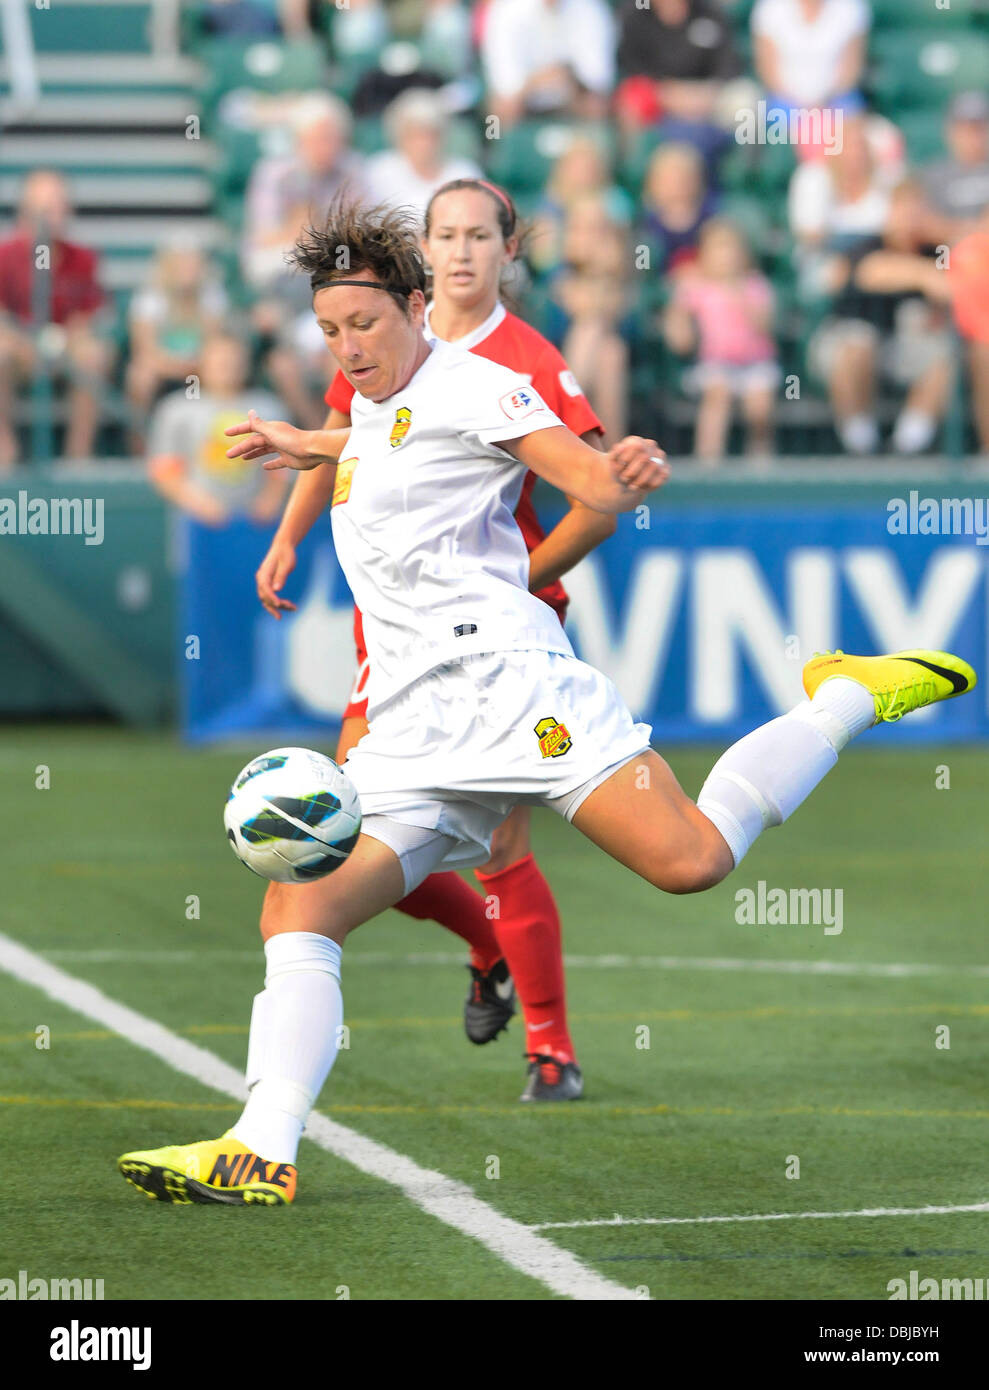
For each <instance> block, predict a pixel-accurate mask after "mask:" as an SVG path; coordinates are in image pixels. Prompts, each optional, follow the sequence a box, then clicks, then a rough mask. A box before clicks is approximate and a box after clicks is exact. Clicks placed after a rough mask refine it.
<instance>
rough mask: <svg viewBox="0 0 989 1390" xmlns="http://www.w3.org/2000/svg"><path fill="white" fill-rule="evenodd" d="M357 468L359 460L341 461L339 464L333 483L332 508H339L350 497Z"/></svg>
mask: <svg viewBox="0 0 989 1390" xmlns="http://www.w3.org/2000/svg"><path fill="white" fill-rule="evenodd" d="M356 467H357V460H356V459H355V458H353V459H341V460H340V462H339V463H338V464H337V475H336V478H335V479H334V481H333V500H332V501H331V503H330V506H331V507H339V506H340V504H341V502H346V500H347V498H348V497H349V496H350V484H351V483H352V482H353V480H354V469H355V468H356Z"/></svg>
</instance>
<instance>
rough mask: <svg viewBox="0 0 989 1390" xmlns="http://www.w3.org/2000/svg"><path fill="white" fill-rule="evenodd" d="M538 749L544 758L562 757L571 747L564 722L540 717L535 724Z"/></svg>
mask: <svg viewBox="0 0 989 1390" xmlns="http://www.w3.org/2000/svg"><path fill="white" fill-rule="evenodd" d="M536 733H537V734H538V736H539V751H540V753H542V755H543V757H544V758H562V757H563V755H564V753H569V752H570V749H571V748H572V747H573V743H572V741H571V738H570V733H569V731H568V729H567V726H566V724H560V723H559V722H558V721H557V720H555V719H540V721H539V723H538V724H537V725H536Z"/></svg>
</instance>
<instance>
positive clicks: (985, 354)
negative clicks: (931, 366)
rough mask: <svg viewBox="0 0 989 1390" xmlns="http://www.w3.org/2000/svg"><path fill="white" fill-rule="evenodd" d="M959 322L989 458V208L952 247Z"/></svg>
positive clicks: (978, 425)
mask: <svg viewBox="0 0 989 1390" xmlns="http://www.w3.org/2000/svg"><path fill="white" fill-rule="evenodd" d="M949 264H950V274H949V277H948V281H949V284H950V286H951V290H952V297H953V307H954V318H955V324H956V326H957V328H958V332H959V333H960V334H961V336H962V338H963V339H964V341H965V344H966V348H967V355H968V368H969V374H970V379H971V392H972V414H973V416H974V420H975V429H976V435H977V437H978V441H979V448H980V449H981V450H982V452H983V454H985V455H986V456H987V457H989V209H987V210H986V211H984V212H983V214H982V216H981V217H980V218H979V220H978V222H977V223H976V226H975V230H974V231H971V232H969V233H968V235H967V236H965V237H963V238H962V240H961V241H960V242H959V243H958V244H957V246H953V247H952V248H951V257H950V262H949Z"/></svg>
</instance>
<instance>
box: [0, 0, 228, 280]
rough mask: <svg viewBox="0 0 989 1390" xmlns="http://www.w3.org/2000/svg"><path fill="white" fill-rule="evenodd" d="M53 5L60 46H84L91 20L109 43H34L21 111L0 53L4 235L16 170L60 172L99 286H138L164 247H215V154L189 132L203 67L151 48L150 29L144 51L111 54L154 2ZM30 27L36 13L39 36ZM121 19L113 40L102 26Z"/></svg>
mask: <svg viewBox="0 0 989 1390" xmlns="http://www.w3.org/2000/svg"><path fill="white" fill-rule="evenodd" d="M53 4H57V5H59V6H62V5H65V7H66V12H67V16H68V17H67V18H66V16H62V18H61V20H60V23H62V21H63V20H64V21H65V23H63V27H62V29H61V30H59V31H58V32H59V33H61V34H62V35H63V40H62V41H63V42H64V45H65V48H66V49H68V50H70V45H74V46H75V47H76V48H77V49H82V48H83V47H84V45H83V44H82V43H81V41H80V42H79V43H78V44H77V40H79V39H80V33H81V31H82V29H83V28H84V27H85V25H88V24H90V23H92V24H93V25H94V26H95V28H96V29H97V30H98V31H99V32H100V33H101V34H103V36H104V37H103V39H102V40H101V47H102V48H103V49H104V50H106V51H101V52H98V53H94V52H88V51H71V50H70V51H45V47H44V45H42V46H41V51H40V52H39V54H38V75H39V79H40V83H41V87H42V96H41V98H40V100H39V101H38V102H37V103H35V104H34V105H31V106H29V107H26V106H24V105H23V104H21V103H19V102H18V101H17V99H16V98H15V97H14V96H13V94H12V92H11V84H10V70H9V60H8V59H7V58H2V59H0V128H2V130H3V134H2V137H0V236H2V235H6V234H7V233H8V232H9V230H10V227H11V225H12V222H13V218H14V215H15V211H16V202H17V197H18V192H19V189H20V186H21V183H22V180H23V178H24V176H25V175H26V174H27V173H28V172H30V170H32V169H37V168H54V169H58V170H59V171H60V172H61V173H63V174H64V175H65V176H66V178H67V179H68V181H69V185H70V189H71V195H72V199H73V204H74V207H75V213H76V215H75V218H74V220H73V224H72V228H71V233H70V234H71V235H72V236H73V237H74V238H75V239H77V240H78V241H80V242H81V243H82V244H83V245H87V246H91V247H92V248H93V249H94V250H96V251H97V252H98V253H99V254H100V256H101V259H102V270H103V279H104V282H105V284H106V286H107V288H108V289H110V290H112V291H114V292H115V293H116V294H117V295H122V294H126V292H128V291H131V290H133V289H135V288H137V287H138V286H140V285H141V284H143V283H145V281H146V279H147V271H148V263H149V261H150V259H151V257H152V256H153V254H154V252H155V250H156V248H158V247H159V246H161V245H162V244H166V243H169V242H172V241H173V240H174V241H190V242H195V243H196V244H198V245H201V246H204V247H207V248H208V247H211V246H215V245H218V244H219V243H220V239H221V228H220V225H219V223H218V222H217V221H216V220H215V219H214V217H213V215H212V207H213V182H212V174H213V171H214V169H215V168H216V165H217V154H216V151H215V149H214V147H213V145H212V144H211V143H210V142H209V141H208V140H204V139H189V138H187V136H188V132H189V129H190V127H189V118H190V116H196V117H198V116H199V114H200V102H199V91H200V89H201V86H202V82H203V76H204V74H203V70H202V67H201V65H200V64H199V63H197V62H195V61H193V60H191V59H189V58H187V57H185V56H180V55H176V54H171V53H169V52H156V53H154V54H152V52H151V51H150V48H149V43H150V41H151V39H152V38H154V37H155V34H154V33H153V32H152V31H151V30H149V31H148V33H147V34H145V39H147V42H145V41H144V39H142V46H143V51H134V52H130V51H114V50H121V49H124V50H126V49H127V48H128V46H129V45H131V43H132V41H133V40H134V36H135V32H136V31H135V29H134V22H135V16H137V17H139V18H140V19H141V24H142V25H143V26H144V27H145V28H147V23H148V20H149V16H150V15H151V12H152V9H153V6H152V5H150V4H148V3H147V0H133V3H116V2H115V0H108V2H106V3H93V0H85V2H83V0H53ZM175 8H176V12H177V6H176V7H175ZM166 11H167V7H166ZM70 12H71V13H70ZM50 13H51V12H46V11H38V12H37V15H38V16H39V17H40V18H42V19H43V18H44V16H45V15H46V14H50ZM166 17H167V14H166ZM38 23H39V20H38V19H37V18H35V16H34V14H32V26H33V28H34V30H35V32H36V37H37V31H38ZM117 24H120V25H121V26H122V27H121V29H120V33H121V34H122V36H123V37H122V38H120V39H119V41H118V39H117V38H116V37H114V35H113V34H109V35H108V32H107V31H108V28H113V26H115V25H117ZM66 25H67V26H68V27H66ZM46 32H47V31H46ZM52 32H54V31H52ZM115 32H116V31H114V33H115ZM142 32H143V31H142ZM161 37H162V34H161V32H160V31H158V33H157V38H158V39H161Z"/></svg>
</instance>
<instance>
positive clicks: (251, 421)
mask: <svg viewBox="0 0 989 1390" xmlns="http://www.w3.org/2000/svg"><path fill="white" fill-rule="evenodd" d="M223 433H224V434H226V435H244V436H245V438H243V439H242V440H241V441H240V443H239V444H233V445H231V447H230V448H229V449H228V450H227V458H228V459H237V458H242V459H260V458H264V456H265V455H266V454H274V455H275V457H274V458H273V459H267V460H266V461H265V463H263V464H262V465H261V466H262V467H263V468H268V469H272V468H295V469H307V468H316V467H318V465H319V464H320V463H321V462H322V460H321V459H319V458H313V457H311V456H310V454H309V452H308V450H309V443H310V434H311V431H309V430H299V429H296V427H295V426H294V425H289V424H286V422H285V421H284V420H262V419H261V417H260V415H258V414H257V412H256V411H254V410H251V411H249V412H248V416H247V419H246V420H241V421H239V423H238V424H236V425H230V426H229V428H228V429H225V430H224V431H223Z"/></svg>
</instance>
